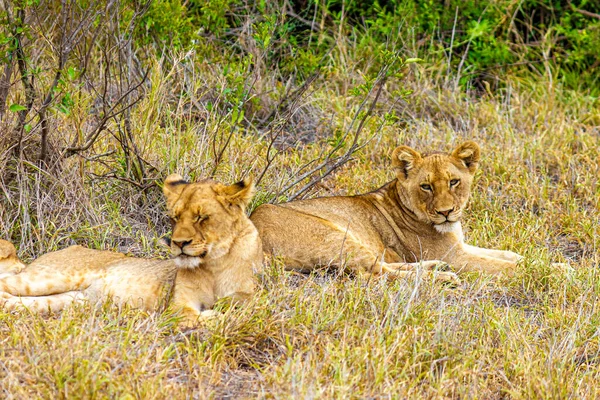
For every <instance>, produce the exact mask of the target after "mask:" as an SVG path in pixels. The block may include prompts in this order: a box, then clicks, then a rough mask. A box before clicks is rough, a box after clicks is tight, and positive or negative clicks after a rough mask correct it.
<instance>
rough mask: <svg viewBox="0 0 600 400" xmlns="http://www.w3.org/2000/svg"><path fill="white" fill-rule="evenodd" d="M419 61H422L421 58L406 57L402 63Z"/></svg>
mask: <svg viewBox="0 0 600 400" xmlns="http://www.w3.org/2000/svg"><path fill="white" fill-rule="evenodd" d="M421 61H423V59H422V58H407V59H406V60H404V64H412V63H418V62H421Z"/></svg>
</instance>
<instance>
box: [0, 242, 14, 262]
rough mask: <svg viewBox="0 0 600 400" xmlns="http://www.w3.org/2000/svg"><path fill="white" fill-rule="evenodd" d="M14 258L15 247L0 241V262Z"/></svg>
mask: <svg viewBox="0 0 600 400" xmlns="http://www.w3.org/2000/svg"><path fill="white" fill-rule="evenodd" d="M16 256H17V250H16V249H15V246H14V245H13V244H12V243H11V242H9V241H7V240H4V239H0V260H2V259H5V258H10V257H16Z"/></svg>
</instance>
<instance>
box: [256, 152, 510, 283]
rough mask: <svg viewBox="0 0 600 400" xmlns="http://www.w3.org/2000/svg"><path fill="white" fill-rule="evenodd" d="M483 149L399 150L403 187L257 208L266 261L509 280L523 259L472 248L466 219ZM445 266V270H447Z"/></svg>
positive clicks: (395, 159)
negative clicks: (269, 257)
mask: <svg viewBox="0 0 600 400" xmlns="http://www.w3.org/2000/svg"><path fill="white" fill-rule="evenodd" d="M479 154H480V151H479V146H478V145H477V144H476V143H474V142H466V143H463V144H462V145H460V146H458V147H457V148H456V149H455V150H454V151H453V152H452V153H451V154H442V153H431V154H429V155H422V154H419V153H418V152H416V151H415V150H413V149H411V148H409V147H406V146H400V147H398V148H397V149H395V150H394V152H393V154H392V165H393V167H394V169H395V172H396V179H394V180H393V181H391V182H389V183H387V184H386V185H384V186H383V187H381V188H379V189H377V190H375V191H373V192H371V193H367V194H362V195H357V196H339V197H324V198H317V199H311V200H301V201H292V202H289V203H284V204H279V205H270V204H265V205H262V206H260V207H258V208H257V209H256V210H255V211H254V213H253V214H252V215H251V217H250V219H251V220H252V222H254V224H255V225H256V228H257V229H258V232H259V234H260V237H261V239H262V242H263V247H264V249H265V251H266V252H267V253H270V254H273V255H279V256H282V257H283V262H284V263H285V264H286V266H287V267H288V268H291V269H298V270H311V269H313V268H315V267H319V266H329V265H332V264H333V265H336V266H340V265H345V267H346V268H348V269H350V270H351V271H353V272H355V273H360V274H375V275H379V274H388V276H406V275H408V274H412V273H414V271H415V268H417V267H418V266H420V267H422V268H423V269H424V270H425V271H424V275H425V276H426V277H427V276H434V277H435V278H436V279H440V280H445V281H456V280H457V279H458V277H457V276H456V275H455V274H454V273H453V272H438V271H436V269H438V268H437V267H439V266H440V265H444V264H445V263H449V264H451V265H452V266H453V267H454V268H456V269H457V270H458V271H482V272H486V273H490V274H497V273H501V272H508V273H510V272H511V271H512V270H513V269H514V268H515V266H516V265H517V262H518V260H519V259H520V256H519V255H517V254H515V253H513V252H510V251H501V250H488V249H483V248H478V247H474V246H470V245H468V244H466V243H464V241H463V233H462V227H461V223H460V218H461V216H462V213H463V209H464V207H465V205H466V204H467V200H468V199H469V194H470V192H471V184H472V182H473V175H474V174H475V171H476V169H477V166H478V163H479V157H480V155H479ZM444 262H445V263H444Z"/></svg>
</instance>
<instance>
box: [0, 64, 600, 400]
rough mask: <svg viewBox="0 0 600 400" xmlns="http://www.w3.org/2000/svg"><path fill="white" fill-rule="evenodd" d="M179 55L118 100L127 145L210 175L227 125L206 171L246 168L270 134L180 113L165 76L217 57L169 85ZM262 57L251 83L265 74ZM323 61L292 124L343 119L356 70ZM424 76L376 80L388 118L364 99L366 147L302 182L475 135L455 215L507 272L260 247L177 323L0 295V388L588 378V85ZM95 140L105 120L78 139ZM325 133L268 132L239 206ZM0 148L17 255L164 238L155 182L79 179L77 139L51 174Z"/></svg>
mask: <svg viewBox="0 0 600 400" xmlns="http://www.w3.org/2000/svg"><path fill="white" fill-rule="evenodd" d="M350 59H351V56H350ZM177 68H181V66H179V67H177V66H176V67H174V69H173V70H170V71H163V70H161V69H160V68H159V66H158V64H157V65H156V66H155V67H154V68H153V70H152V73H151V80H152V82H153V85H152V91H151V93H149V94H148V95H147V96H146V97H145V99H144V100H143V101H142V102H141V103H140V104H139V105H138V106H137V107H136V108H135V109H134V110H133V115H132V118H133V121H137V125H136V127H135V132H136V135H137V137H138V139H139V146H140V149H141V150H140V151H141V153H142V155H143V157H144V158H145V159H146V160H147V161H148V162H149V163H151V164H152V165H154V166H155V167H156V168H157V171H159V173H157V177H164V176H166V174H167V172H173V171H177V172H180V173H183V174H184V175H187V176H190V177H191V178H198V177H201V176H205V175H206V174H209V173H210V172H211V171H212V170H213V169H215V165H214V154H213V152H212V151H211V145H212V141H213V140H215V139H214V138H215V137H227V135H229V133H232V137H231V143H230V144H229V146H228V147H227V148H226V150H225V152H224V156H223V160H222V161H221V163H220V164H219V165H217V166H216V173H215V176H216V178H218V179H220V180H223V181H226V182H231V181H234V180H235V179H238V178H240V177H241V176H244V175H249V176H257V175H258V174H260V172H261V171H262V169H263V168H264V166H265V156H264V155H265V152H266V151H267V148H268V145H269V140H268V135H266V133H265V128H264V127H262V128H261V127H257V126H254V125H248V126H246V127H245V128H244V129H241V128H240V127H239V126H231V125H228V124H222V125H221V126H220V127H219V128H218V130H219V131H218V132H217V131H216V129H217V128H215V121H216V120H217V119H218V118H219V117H220V116H219V114H218V113H217V111H215V110H212V111H211V110H209V109H206V110H204V112H205V113H204V114H203V116H201V117H198V116H190V114H189V113H188V112H186V110H189V102H188V100H186V99H189V98H188V97H186V96H182V95H180V94H182V93H206V91H207V89H206V88H207V87H209V88H211V87H218V86H219V85H224V84H225V83H226V82H219V79H221V78H220V75H219V74H220V71H219V68H218V66H215V65H211V66H207V65H204V64H200V65H198V66H195V67H194V68H197V70H194V71H193V72H194V73H193V75H192V76H191V78H190V77H189V76H188V77H187V78H188V79H187V81H186V82H187V85H188V86H186V87H183V86H182V84H181V82H182V80H181V74H182V73H183V72H182V70H178V69H177ZM263 72H265V78H264V79H265V82H262V85H263V86H265V87H266V86H269V85H272V86H273V87H275V88H277V87H278V86H277V85H278V83H277V82H276V81H277V80H276V79H275V78H273V77H272V76H268V75H266V71H263ZM338 74H339V75H332V77H330V79H323V80H321V81H319V82H317V83H316V84H315V85H314V86H313V88H312V89H311V90H309V91H308V92H307V94H306V95H305V96H304V97H303V98H302V99H301V101H300V102H299V104H298V105H297V110H298V113H297V114H296V119H295V120H294V124H302V123H305V124H306V126H309V127H316V126H325V127H327V128H326V130H325V132H336V131H341V132H345V131H347V130H348V128H349V125H350V122H351V120H352V118H353V117H354V115H355V113H356V110H357V107H358V103H359V102H358V100H357V99H356V98H353V97H352V96H350V95H349V94H348V87H351V86H352V85H353V84H355V83H356V82H360V78H359V77H358V75H354V74H351V73H348V74H343V73H342V72H338ZM427 76H429V75H428V71H427V70H426V69H425V68H423V67H421V68H420V70H419V74H414V75H413V77H412V78H410V79H409V80H407V81H405V82H403V83H402V85H407V86H409V87H410V88H412V89H413V90H414V93H413V95H411V96H410V98H409V99H407V101H399V102H396V103H394V102H393V99H394V96H393V95H392V91H393V90H394V89H397V87H395V86H397V85H399V83H397V82H393V81H391V82H389V84H388V86H387V87H386V90H385V92H384V94H383V101H382V102H381V104H383V105H382V106H381V110H382V111H387V110H388V108H389V106H393V109H394V111H395V112H396V115H397V116H398V117H399V119H398V121H397V122H396V123H394V124H384V126H383V127H381V121H382V119H381V117H374V118H373V119H372V120H370V121H369V123H367V125H366V127H365V132H364V136H363V139H362V141H363V143H366V141H367V140H369V141H368V143H366V146H365V147H364V148H363V149H362V150H361V151H360V152H358V153H357V154H355V157H354V159H353V160H352V161H351V162H349V163H348V164H347V165H346V166H344V167H343V168H341V169H339V170H338V171H336V173H334V174H332V175H331V176H329V177H328V178H327V179H325V180H324V181H323V182H322V184H321V185H319V186H318V187H317V189H316V190H315V191H313V192H312V193H311V194H310V195H311V196H315V195H332V194H353V193H360V192H364V191H367V190H370V189H373V188H375V187H378V186H379V185H381V184H383V183H384V182H386V181H388V180H390V179H392V178H393V174H392V171H391V170H390V167H389V166H390V163H389V156H390V154H391V151H392V150H393V148H394V147H395V146H397V145H399V144H408V145H412V146H414V147H416V148H418V149H423V150H427V149H440V150H450V149H451V148H452V147H453V146H455V145H456V144H457V143H459V142H460V141H462V140H464V139H474V140H476V141H477V142H479V143H480V145H481V147H482V151H483V162H482V167H481V171H480V173H479V174H478V179H477V184H476V186H475V190H474V193H473V196H472V200H471V203H470V207H469V213H468V215H467V216H466V220H465V223H464V225H465V227H466V230H467V239H468V241H469V242H470V243H473V244H476V245H479V246H486V247H492V248H501V249H510V250H513V251H516V252H518V253H520V254H522V255H524V256H525V258H526V259H525V260H526V261H525V263H524V264H523V266H522V267H521V268H520V270H519V272H518V273H517V275H516V276H514V277H512V278H510V279H502V280H499V281H494V280H491V279H488V278H486V277H482V276H478V275H468V276H464V281H463V284H462V285H461V286H460V287H459V288H457V289H447V288H444V287H440V286H439V285H436V284H431V283H427V282H423V281H421V280H420V279H416V280H409V281H400V282H395V283H387V282H367V281H363V280H360V279H352V278H349V277H345V276H341V277H336V276H331V275H326V274H325V275H323V274H315V275H311V276H301V275H297V274H293V273H289V272H284V271H283V269H282V267H281V265H278V264H276V265H272V266H270V267H269V269H268V271H267V273H266V274H265V275H264V277H263V279H262V285H261V290H260V291H259V293H258V294H257V295H256V296H255V297H254V299H253V300H252V302H251V303H250V304H248V306H246V307H244V308H243V309H237V310H235V309H232V310H226V311H225V316H224V318H223V319H222V320H217V321H213V322H210V323H207V324H206V325H204V326H201V327H199V328H197V329H193V330H188V331H180V330H179V329H178V328H177V327H176V323H175V321H176V317H173V316H171V315H146V314H144V313H141V312H139V311H136V310H117V309H115V308H114V307H112V306H111V305H110V304H107V305H105V306H104V307H99V308H94V307H93V306H90V305H88V306H83V307H78V308H72V309H69V310H67V311H65V312H64V313H62V314H61V315H58V316H55V317H52V318H47V319H43V318H40V317H38V316H35V315H29V314H28V313H26V312H23V313H20V314H7V313H4V312H2V311H0V366H1V368H0V388H1V389H0V395H1V396H2V397H3V398H144V399H147V398H207V397H214V398H253V397H266V398H272V397H275V398H291V397H294V398H295V397H299V398H323V397H330V398H390V397H394V398H397V397H400V398H405V397H412V398H485V399H494V398H520V399H530V398H598V397H600V389H599V388H600V338H599V333H600V332H599V331H598V326H599V321H600V311H599V310H600V300H599V299H600V273H599V271H600V256H599V253H600V251H599V249H600V217H599V215H600V186H599V182H598V179H599V176H600V161H599V160H600V157H599V154H598V146H599V140H600V130H599V129H598V125H599V123H600V112H599V111H598V110H599V108H598V103H597V100H595V99H591V98H586V97H584V96H579V95H578V94H576V93H566V92H564V91H562V90H561V89H560V88H549V87H548V85H547V84H546V83H544V82H539V83H535V84H531V83H529V84H526V83H527V82H525V83H523V82H521V81H519V80H517V79H514V80H508V81H507V87H510V90H508V89H507V91H506V92H504V93H499V94H498V95H497V96H491V95H481V96H479V97H478V98H476V96H475V95H469V96H468V95H465V94H464V93H461V92H459V91H457V90H453V89H447V88H445V86H444V85H443V84H442V83H433V82H432V81H431V80H430V79H428V78H427ZM200 77H202V79H200ZM190 85H191V88H190ZM279 85H281V83H279ZM257 90H258V89H257ZM265 90H266V89H265ZM259 94H260V93H259ZM278 95H283V91H282V92H281V93H279V94H277V93H271V95H270V96H267V95H265V94H263V96H262V97H260V99H259V100H258V101H257V103H256V104H254V107H256V109H258V110H260V109H261V108H262V109H269V107H273V106H274V104H276V103H277V101H278V97H277V96H278ZM257 96H258V95H257ZM198 99H199V100H200V101H203V100H202V98H201V96H200V95H199V96H198ZM202 104H205V103H202ZM86 107H87V106H85V105H82V106H81V108H80V109H77V110H74V112H73V113H72V114H71V115H70V116H62V117H61V118H62V119H57V120H56V122H55V124H56V126H55V129H57V130H59V131H60V132H61V134H64V135H66V136H65V137H67V138H68V137H69V135H70V134H72V133H70V132H69V126H72V124H73V123H74V122H73V121H74V120H75V119H77V118H81V115H85V113H86V112H87V111H88V110H87V108H86ZM323 116H325V118H324V121H323ZM57 118H58V117H57ZM9 122H10V121H9ZM297 132H302V129H301V127H299V128H298V131H297ZM65 140H66V139H65ZM67 141H68V140H67ZM111 146H112V144H111V139H110V137H107V138H106V139H104V141H103V142H102V143H99V144H98V147H97V148H96V149H95V150H96V151H98V152H101V151H102V149H109V148H111ZM327 146H330V145H329V144H328V143H327V141H326V140H317V141H315V142H312V143H308V144H305V145H298V146H296V147H293V148H288V149H286V150H284V151H283V152H282V153H281V154H280V155H279V156H278V157H277V158H276V159H275V160H274V162H273V164H272V166H271V168H270V169H269V170H268V171H267V173H266V175H265V178H264V179H263V180H262V182H260V185H259V188H258V189H259V193H258V195H257V197H256V200H255V203H254V205H257V204H258V203H259V202H264V201H267V200H270V199H272V198H273V196H274V195H275V194H276V193H278V192H279V191H280V190H281V188H283V187H285V186H286V184H287V182H289V180H290V179H293V177H294V176H297V175H298V173H299V170H300V168H301V166H302V165H303V164H305V163H306V162H309V161H310V160H313V159H314V158H315V157H317V156H318V154H319V153H320V152H321V150H322V149H323V148H326V147H327ZM117 162H118V160H117ZM0 166H1V167H2V172H3V173H2V174H0V175H1V176H2V177H3V179H4V181H2V182H0V185H1V186H0V187H1V189H2V191H3V193H4V194H3V197H2V202H1V203H0V237H2V238H8V239H10V240H12V241H13V242H15V244H16V245H17V247H18V249H19V253H20V255H21V256H22V257H23V258H24V259H31V258H33V257H35V256H38V255H40V254H42V253H44V252H47V251H50V250H56V249H58V248H62V247H65V246H67V245H69V244H72V243H82V244H86V245H87V246H89V247H92V248H98V249H114V250H121V251H125V252H129V253H133V254H136V255H140V254H143V255H154V256H156V255H161V256H164V255H165V254H164V251H162V250H161V249H160V248H159V246H158V245H157V240H158V238H160V237H161V236H162V235H164V234H166V233H167V229H168V228H167V226H166V219H165V217H164V215H163V211H164V205H163V200H162V198H161V197H160V193H159V191H158V190H157V188H153V189H150V190H149V191H147V192H146V193H140V192H139V190H136V189H132V187H131V186H130V185H128V184H125V183H123V182H119V181H111V180H90V179H89V178H88V176H89V175H88V173H89V172H96V173H102V172H106V171H105V170H103V168H104V167H103V166H101V165H98V164H95V163H93V162H90V161H85V160H83V159H76V158H73V159H72V160H70V161H69V162H68V164H66V165H64V166H63V168H62V170H61V172H59V173H57V174H51V173H46V172H43V171H40V170H37V169H36V168H35V167H34V166H33V165H32V164H29V163H26V162H18V163H15V162H9V161H5V160H3V161H0ZM283 199H285V196H283V197H282V200H283ZM551 262H566V263H569V265H570V267H569V268H566V269H565V268H557V267H553V266H551Z"/></svg>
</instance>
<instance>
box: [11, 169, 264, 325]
mask: <svg viewBox="0 0 600 400" xmlns="http://www.w3.org/2000/svg"><path fill="white" fill-rule="evenodd" d="M163 192H164V195H165V197H166V200H167V209H168V213H169V216H170V218H171V222H172V225H173V236H172V239H171V242H170V247H171V252H172V255H173V258H172V259H170V260H160V259H145V258H137V257H127V256H126V255H125V254H122V253H117V252H112V251H102V250H92V249H87V248H85V247H82V246H71V247H68V248H66V249H63V250H59V251H54V252H51V253H47V254H44V255H43V256H41V257H39V258H38V259H36V260H35V261H33V262H32V263H31V264H29V265H27V266H25V265H24V264H23V263H21V261H20V260H19V259H18V258H17V255H16V252H15V248H14V246H13V245H12V244H11V243H9V242H7V241H4V240H0V306H2V304H3V305H4V307H5V308H6V309H16V308H22V307H27V308H29V309H30V310H31V311H37V312H47V311H58V310H61V309H63V308H64V307H66V306H67V305H68V304H70V303H72V302H75V301H92V302H96V301H103V300H105V299H106V298H108V297H111V298H112V299H113V301H114V302H115V303H117V304H130V305H132V306H135V307H138V308H142V309H145V310H156V309H157V308H160V306H162V305H169V306H170V307H171V308H172V309H174V310H176V311H180V312H181V314H182V315H183V320H182V322H183V323H184V324H187V325H190V324H194V323H195V322H196V321H197V319H198V318H199V317H201V316H208V315H212V313H211V311H212V310H209V309H210V308H211V307H212V306H213V305H214V303H215V302H216V301H217V300H218V299H220V298H230V299H231V300H233V301H234V302H240V301H245V300H246V299H248V298H249V297H250V296H251V295H252V293H253V292H254V290H255V281H254V272H255V271H258V270H260V269H261V268H262V262H263V253H262V249H261V242H260V238H259V237H258V232H257V231H256V229H255V227H254V225H253V224H252V223H251V222H250V220H249V219H248V217H247V215H246V213H245V209H246V206H247V204H248V202H249V201H250V199H251V198H252V195H253V194H254V186H253V185H252V183H251V182H250V181H241V182H238V183H236V184H233V185H229V186H228V185H223V184H221V183H218V182H215V181H212V180H204V181H200V182H197V183H188V182H186V181H184V180H183V178H182V177H181V176H179V175H171V176H169V177H167V179H166V180H165V183H164V186H163Z"/></svg>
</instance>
